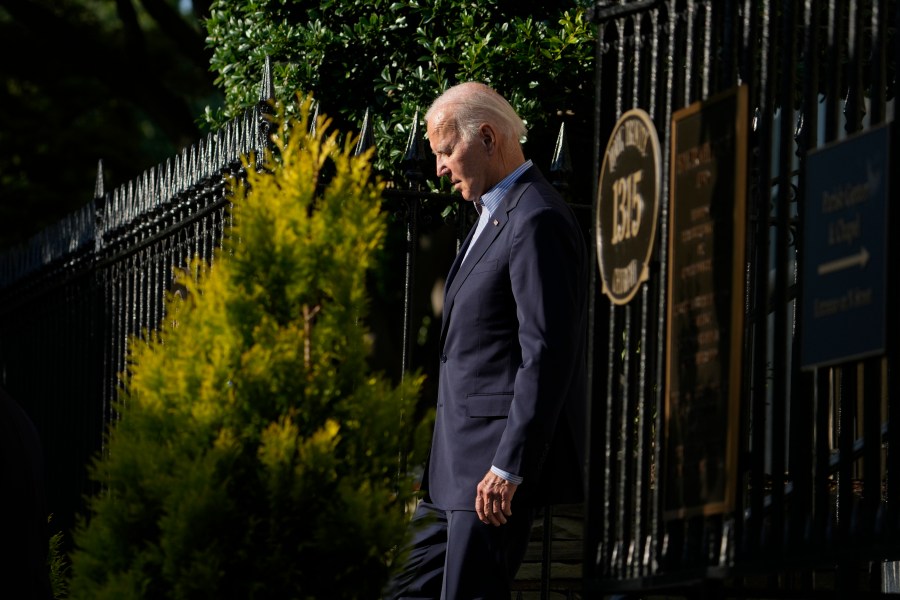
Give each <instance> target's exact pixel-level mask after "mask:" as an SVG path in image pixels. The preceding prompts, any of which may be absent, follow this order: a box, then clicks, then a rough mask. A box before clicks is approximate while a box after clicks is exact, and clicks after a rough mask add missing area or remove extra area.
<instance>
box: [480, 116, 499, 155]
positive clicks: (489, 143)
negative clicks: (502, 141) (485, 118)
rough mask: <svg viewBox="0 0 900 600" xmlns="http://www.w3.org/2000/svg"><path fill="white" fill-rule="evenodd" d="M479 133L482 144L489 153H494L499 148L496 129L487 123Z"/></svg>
mask: <svg viewBox="0 0 900 600" xmlns="http://www.w3.org/2000/svg"><path fill="white" fill-rule="evenodd" d="M479 133H480V134H481V143H482V144H484V147H485V148H486V149H487V150H488V152H493V151H494V149H495V148H496V147H497V136H496V135H495V134H494V128H493V127H491V126H490V125H488V124H487V123H485V124H483V125H482V126H481V129H480V130H479Z"/></svg>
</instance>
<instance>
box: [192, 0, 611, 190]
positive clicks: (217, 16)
mask: <svg viewBox="0 0 900 600" xmlns="http://www.w3.org/2000/svg"><path fill="white" fill-rule="evenodd" d="M591 4H592V0H563V1H561V2H552V3H547V2H537V1H535V0H515V1H513V0H480V1H478V2H473V1H472V0H424V1H423V0H315V1H310V0H256V1H254V2H247V1H246V0H214V1H213V2H212V5H211V9H210V18H209V19H208V20H207V32H208V36H207V45H208V46H209V47H210V48H211V50H212V51H213V57H212V61H211V68H212V70H213V71H214V72H215V73H216V74H217V80H216V83H217V85H218V86H219V87H220V88H222V89H223V91H224V93H225V108H224V110H223V111H221V112H220V113H218V114H213V113H211V112H210V111H208V113H207V118H208V120H209V121H210V122H212V123H218V124H221V123H222V122H224V120H225V119H226V118H228V117H231V116H233V115H236V114H238V113H239V112H240V111H241V110H243V109H244V108H246V107H248V106H251V105H253V103H254V102H255V101H256V99H257V93H258V89H259V86H258V82H259V81H260V78H261V72H262V69H263V65H264V62H265V57H266V56H269V57H271V60H272V65H273V66H272V69H273V73H274V80H275V93H276V97H278V98H280V99H289V98H291V97H292V96H293V95H294V94H295V93H297V92H298V91H302V92H308V93H313V94H315V96H316V98H317V99H318V100H319V101H320V102H321V103H322V105H323V107H324V110H325V111H326V112H328V113H329V114H331V115H333V116H334V117H335V119H336V121H337V122H339V123H340V126H341V127H342V128H344V129H345V130H347V131H351V130H354V129H358V128H359V127H360V124H361V123H362V120H363V115H364V114H365V111H366V109H367V108H368V109H371V111H372V115H373V121H374V123H375V141H376V147H377V148H378V149H379V150H378V156H377V157H376V167H377V170H378V171H379V172H380V173H383V174H385V175H386V176H388V177H390V178H391V179H394V180H395V179H398V177H399V176H401V175H402V165H401V162H400V159H401V158H402V157H403V152H404V150H405V144H406V142H407V140H408V138H409V128H410V127H411V125H412V123H413V117H414V115H415V112H416V110H419V111H420V112H423V111H424V110H425V109H426V108H427V107H428V106H429V105H430V103H431V101H432V100H433V99H434V98H435V97H436V96H437V95H438V94H439V93H440V92H441V91H443V90H444V89H446V88H447V87H449V86H451V85H453V84H455V83H459V82H463V81H468V80H479V81H484V82H486V83H488V84H490V85H492V86H493V87H495V88H496V89H497V90H498V91H500V92H501V93H503V94H504V95H505V96H506V97H507V99H508V100H509V101H510V103H511V104H512V105H513V106H514V107H515V108H516V109H517V110H518V111H519V113H520V115H521V116H522V117H523V118H524V120H525V121H526V122H527V123H529V125H531V126H533V127H532V130H533V131H540V130H541V129H547V130H548V131H547V132H545V134H544V135H543V136H542V137H543V139H539V140H538V141H537V144H538V150H539V152H535V154H544V153H546V155H547V156H546V158H547V159H548V160H549V158H550V152H549V151H548V150H547V146H548V145H549V146H552V143H553V139H555V138H554V136H555V134H556V131H557V130H558V128H559V120H560V119H561V118H562V117H566V118H567V119H569V120H570V122H572V123H573V125H574V127H573V128H570V130H572V131H581V130H584V131H585V132H587V134H588V135H590V133H591V132H592V131H593V121H592V118H593V76H594V71H593V57H594V52H595V47H594V40H595V38H596V33H595V28H594V26H593V25H592V24H591V23H590V22H588V20H587V19H586V17H585V8H586V7H587V6H591ZM548 5H550V6H551V7H550V8H548ZM548 137H549V138H550V139H549V144H548V142H547V138H548ZM584 143H585V144H587V145H585V148H586V149H588V148H590V146H589V138H585V141H584ZM584 154H585V156H586V157H587V158H590V152H589V151H585V152H584ZM540 158H541V159H543V158H544V157H543V156H540ZM587 173H590V168H589V167H588V168H587V170H586V174H587Z"/></svg>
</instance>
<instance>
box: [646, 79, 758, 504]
mask: <svg viewBox="0 0 900 600" xmlns="http://www.w3.org/2000/svg"><path fill="white" fill-rule="evenodd" d="M670 158H671V171H670V175H671V185H670V194H671V196H670V204H669V240H668V242H669V245H668V295H667V304H666V313H667V314H666V321H667V331H666V390H665V392H666V395H665V404H666V406H665V431H664V440H663V444H664V445H663V450H664V461H663V462H664V466H663V468H664V471H663V472H664V477H663V482H662V483H663V491H664V492H663V515H664V518H666V519H675V518H686V517H691V516H695V515H709V514H716V513H723V512H728V511H730V510H732V509H733V507H734V500H735V494H736V486H737V452H738V425H739V422H738V418H739V409H740V390H741V355H742V347H743V330H744V289H745V283H744V276H745V273H744V271H745V256H744V255H745V247H744V245H745V240H746V222H747V218H746V188H747V185H746V181H747V88H746V86H740V87H736V88H733V89H731V90H728V91H727V92H724V93H722V94H719V95H717V96H714V97H712V98H710V99H708V100H705V101H703V102H697V103H695V104H692V105H690V106H688V107H686V108H684V109H682V110H679V111H677V112H676V113H674V115H673V116H672V141H671V157H670Z"/></svg>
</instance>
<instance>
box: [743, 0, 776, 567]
mask: <svg viewBox="0 0 900 600" xmlns="http://www.w3.org/2000/svg"><path fill="white" fill-rule="evenodd" d="M770 8H771V7H770V6H769V4H768V3H762V4H761V5H760V4H758V3H754V5H753V9H754V11H755V10H761V11H762V12H761V14H759V16H758V17H757V15H756V13H755V12H754V15H753V17H752V18H753V20H754V21H755V22H756V21H758V22H759V23H760V25H759V38H760V46H759V54H760V65H759V68H760V71H759V79H758V80H755V81H754V85H755V87H756V89H755V90H751V91H756V95H754V96H751V98H753V99H754V100H756V101H757V102H759V103H760V104H759V106H760V109H759V115H758V119H757V123H756V128H757V139H758V140H759V142H758V147H757V153H758V154H757V168H758V172H759V177H758V180H757V192H756V198H755V199H754V200H755V207H754V209H753V210H754V213H755V216H756V224H755V225H756V235H755V242H756V245H755V248H754V249H753V254H752V256H753V257H754V262H755V268H754V274H753V284H754V299H753V312H752V314H753V346H752V353H753V356H752V374H751V378H752V383H751V396H750V399H751V402H752V416H751V424H750V435H751V440H750V521H749V523H748V524H747V527H746V532H747V535H754V534H762V536H761V537H760V538H759V539H756V540H753V541H751V542H750V544H749V547H748V550H749V551H750V552H751V553H752V554H754V555H756V554H757V553H758V552H759V551H760V549H761V546H762V544H764V543H765V541H766V538H765V533H766V532H765V531H764V529H765V520H764V517H763V506H764V499H765V495H766V476H765V475H766V463H765V458H766V403H767V398H766V390H767V389H768V381H767V379H768V372H767V371H768V364H767V363H768V339H769V338H768V302H769V268H770V267H769V265H770V260H769V252H770V241H769V240H770V235H769V217H770V214H771V209H770V199H771V181H772V175H771V173H772V163H771V158H770V155H769V152H770V151H771V148H772V113H773V110H774V109H773V104H774V89H773V86H772V85H769V76H768V75H769V73H771V72H772V71H773V70H774V66H773V64H772V63H773V61H774V59H773V58H772V52H771V44H770V39H771V37H770V27H771V19H770V15H769V10H770ZM754 38H755V36H754ZM753 41H755V39H754V40H753Z"/></svg>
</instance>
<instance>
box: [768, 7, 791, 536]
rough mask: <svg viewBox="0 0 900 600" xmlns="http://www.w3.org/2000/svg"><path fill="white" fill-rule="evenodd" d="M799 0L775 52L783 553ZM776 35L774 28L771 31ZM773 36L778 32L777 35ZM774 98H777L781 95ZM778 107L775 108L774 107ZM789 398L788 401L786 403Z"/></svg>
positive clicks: (777, 468)
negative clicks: (777, 67) (778, 67)
mask: <svg viewBox="0 0 900 600" xmlns="http://www.w3.org/2000/svg"><path fill="white" fill-rule="evenodd" d="M795 14H796V0H784V2H783V5H782V14H781V19H780V22H781V31H780V32H779V33H780V35H781V51H782V52H783V55H782V56H781V57H778V56H777V53H776V52H775V51H773V53H772V58H773V59H774V60H775V61H776V62H777V63H780V64H781V85H780V86H779V87H780V89H779V90H778V93H777V96H780V98H779V99H778V101H777V102H778V104H779V105H780V107H779V108H780V111H781V119H780V122H779V125H780V128H779V134H778V149H779V150H778V157H779V166H778V196H777V201H776V208H775V218H776V226H775V233H776V238H775V265H774V266H775V286H774V290H773V293H772V305H773V310H774V331H773V343H774V346H773V354H772V359H773V365H772V366H773V375H774V380H773V385H772V388H773V390H774V393H773V394H772V425H771V430H772V438H771V440H772V449H771V452H772V505H771V507H772V508H771V512H772V542H773V548H775V549H776V552H779V553H780V552H783V549H784V546H783V544H781V543H780V540H783V539H784V534H783V530H784V487H785V471H786V469H785V467H786V465H785V429H786V428H785V419H786V416H787V413H786V411H787V410H788V409H789V408H790V398H789V396H788V392H789V389H788V379H789V369H790V370H792V371H794V369H793V365H791V363H790V362H789V358H790V356H791V355H790V352H789V349H788V345H789V344H790V341H791V340H790V332H791V331H790V330H791V325H792V322H791V321H789V319H788V309H789V304H788V297H787V288H788V286H789V285H790V282H788V276H789V275H792V272H793V271H792V270H790V271H789V270H788V266H789V264H790V262H791V256H790V255H789V250H790V248H789V245H790V217H791V204H792V202H793V198H792V196H793V194H792V191H793V188H792V179H793V177H792V165H793V158H794V153H793V147H792V146H793V141H794V123H795V119H794V103H793V99H794V73H795V70H794V69H795V68H796V64H797V60H796V43H795V39H796V36H795V22H794V19H795ZM773 33H774V31H773ZM773 39H774V36H773ZM777 96H776V97H777ZM773 108H774V107H773ZM785 401H787V402H785Z"/></svg>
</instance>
